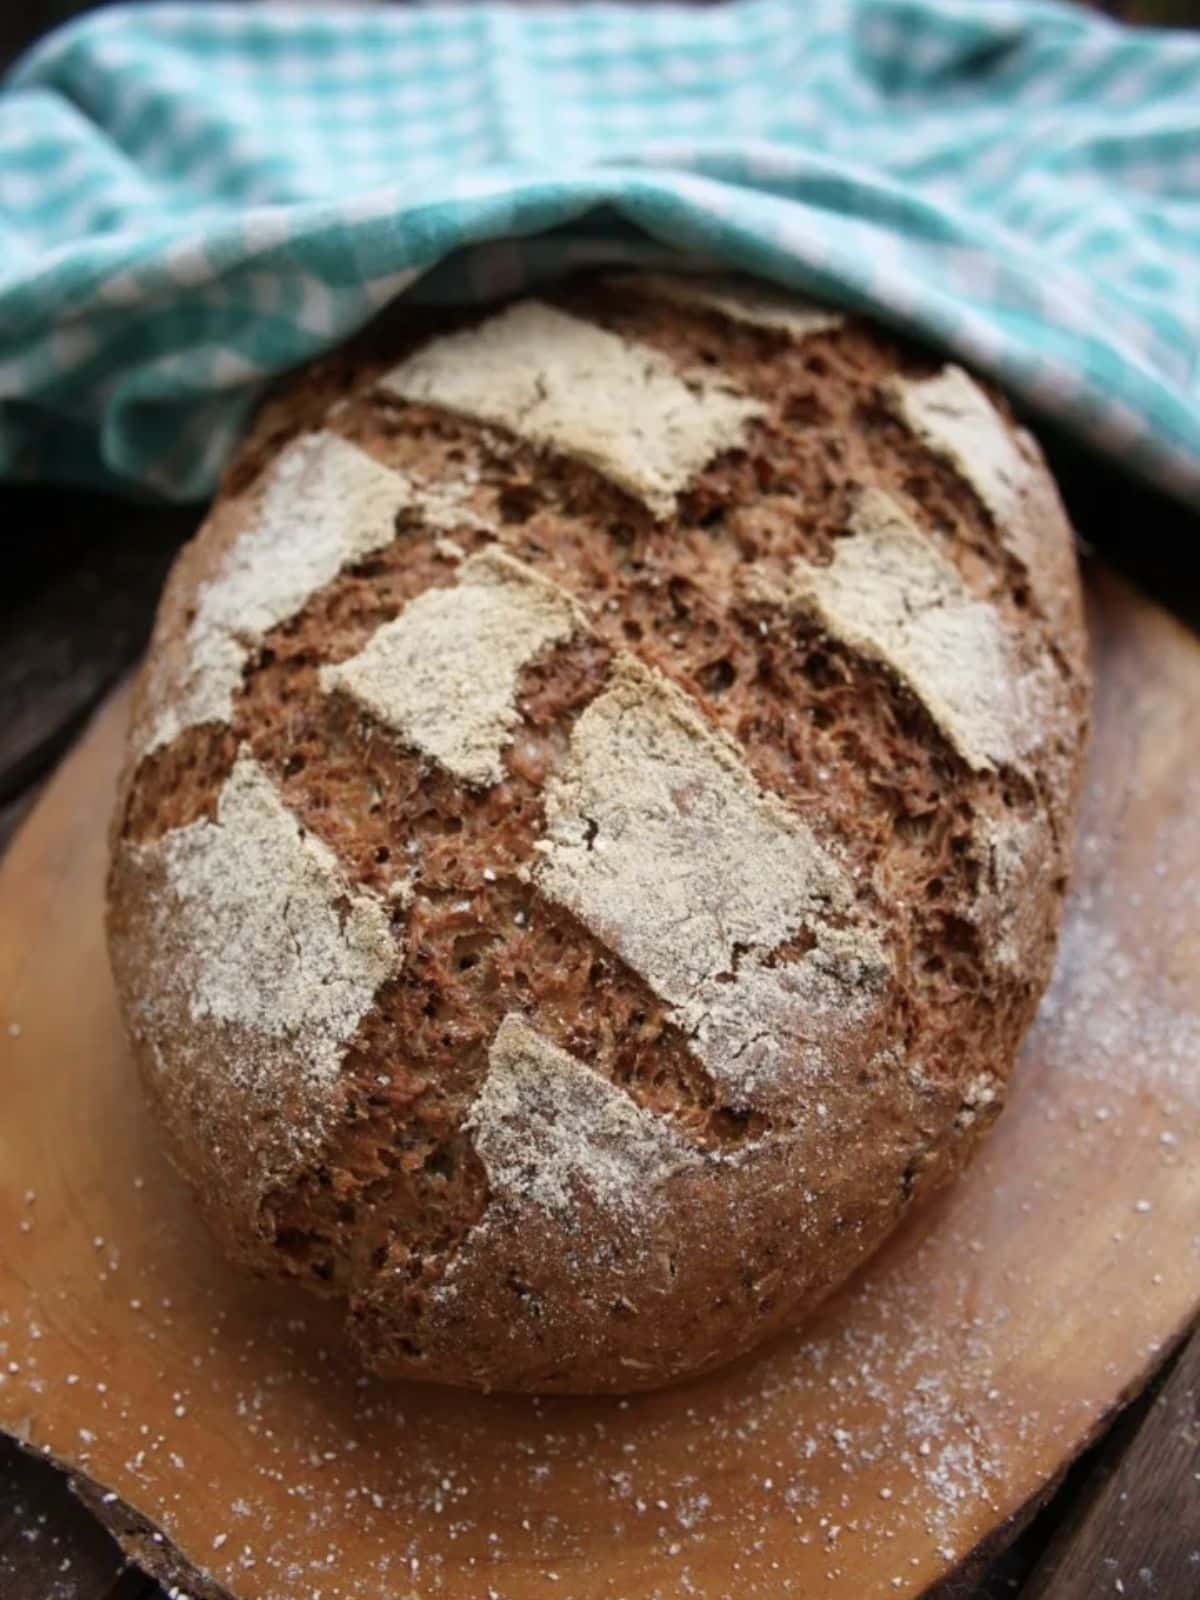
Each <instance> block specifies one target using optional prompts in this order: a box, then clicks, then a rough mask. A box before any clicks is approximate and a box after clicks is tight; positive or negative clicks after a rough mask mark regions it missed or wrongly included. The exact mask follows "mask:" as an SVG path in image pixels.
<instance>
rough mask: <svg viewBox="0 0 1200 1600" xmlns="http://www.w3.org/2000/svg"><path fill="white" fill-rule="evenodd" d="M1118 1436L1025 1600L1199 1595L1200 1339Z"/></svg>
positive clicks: (1170, 1599) (1171, 1599)
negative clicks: (1112, 1595) (1100, 1470)
mask: <svg viewBox="0 0 1200 1600" xmlns="http://www.w3.org/2000/svg"><path fill="white" fill-rule="evenodd" d="M1114 1433H1115V1436H1114V1438H1113V1439H1112V1441H1111V1446H1110V1448H1109V1449H1108V1450H1107V1451H1106V1457H1107V1459H1106V1462H1105V1466H1104V1470H1103V1471H1102V1472H1101V1473H1099V1474H1097V1476H1096V1477H1095V1478H1094V1479H1093V1481H1092V1483H1091V1485H1090V1489H1089V1492H1088V1493H1087V1494H1086V1495H1085V1496H1084V1497H1083V1500H1082V1502H1081V1504H1080V1506H1079V1507H1078V1510H1077V1514H1076V1515H1075V1516H1073V1517H1072V1518H1071V1519H1070V1520H1069V1521H1068V1522H1067V1523H1065V1524H1064V1525H1063V1527H1062V1528H1061V1529H1060V1530H1059V1533H1058V1536H1057V1537H1056V1538H1055V1539H1054V1540H1053V1541H1052V1542H1051V1544H1050V1546H1049V1548H1048V1549H1047V1551H1046V1553H1045V1555H1044V1556H1043V1558H1042V1560H1041V1561H1040V1562H1039V1564H1038V1567H1037V1570H1036V1571H1035V1572H1034V1574H1033V1576H1032V1578H1031V1579H1030V1581H1029V1584H1028V1586H1027V1588H1026V1589H1025V1590H1024V1592H1023V1597H1022V1600H1093V1597H1094V1596H1096V1595H1101V1594H1104V1595H1107V1594H1127V1595H1131V1596H1138V1597H1145V1600H1175V1597H1179V1600H1184V1597H1190V1596H1194V1595H1197V1594H1200V1339H1197V1338H1192V1339H1191V1340H1190V1341H1189V1342H1188V1343H1186V1344H1185V1345H1184V1347H1183V1349H1182V1351H1181V1353H1180V1356H1179V1359H1178V1361H1177V1362H1176V1363H1175V1365H1174V1367H1173V1369H1172V1371H1171V1372H1170V1373H1169V1374H1168V1376H1167V1379H1166V1381H1165V1383H1164V1384H1163V1385H1162V1387H1161V1388H1160V1389H1159V1390H1158V1392H1157V1393H1156V1394H1155V1396H1154V1397H1153V1399H1152V1400H1151V1402H1150V1404H1149V1406H1148V1407H1147V1408H1146V1409H1145V1410H1144V1411H1143V1412H1142V1413H1141V1414H1140V1415H1139V1416H1138V1417H1137V1418H1136V1419H1131V1425H1130V1426H1128V1427H1126V1426H1123V1425H1119V1426H1118V1428H1117V1429H1116V1430H1114Z"/></svg>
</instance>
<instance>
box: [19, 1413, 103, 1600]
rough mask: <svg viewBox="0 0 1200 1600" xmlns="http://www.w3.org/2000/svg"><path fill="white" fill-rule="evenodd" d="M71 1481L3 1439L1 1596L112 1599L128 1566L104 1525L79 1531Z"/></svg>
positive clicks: (27, 1599) (33, 1599) (45, 1599)
mask: <svg viewBox="0 0 1200 1600" xmlns="http://www.w3.org/2000/svg"><path fill="white" fill-rule="evenodd" d="M76 1509H77V1508H76V1506H75V1503H74V1501H73V1499H72V1496H71V1491H70V1489H69V1488H68V1487H67V1480H66V1479H65V1478H64V1477H63V1475H62V1474H61V1473H60V1472H57V1471H55V1469H54V1467H53V1466H51V1465H50V1463H49V1462H47V1461H39V1460H36V1459H35V1458H34V1457H33V1456H31V1455H28V1454H27V1453H26V1452H24V1451H22V1450H20V1449H19V1448H18V1447H17V1445H16V1444H14V1443H12V1442H10V1441H9V1440H0V1595H3V1597H4V1600H108V1597H109V1596H111V1594H112V1590H113V1587H114V1585H115V1584H116V1583H117V1581H118V1578H119V1577H120V1574H121V1572H122V1569H123V1568H124V1565H125V1562H124V1558H123V1557H122V1555H121V1552H120V1551H119V1550H118V1548H117V1546H116V1545H115V1544H114V1543H113V1541H112V1539H111V1538H110V1537H109V1535H108V1534H107V1533H106V1532H105V1531H104V1529H103V1528H102V1527H101V1526H100V1524H99V1523H98V1522H91V1523H89V1524H88V1525H87V1527H86V1529H85V1530H80V1529H79V1528H78V1527H77V1526H76V1522H75V1519H74V1517H73V1515H72V1513H73V1512H74V1511H75V1510H76Z"/></svg>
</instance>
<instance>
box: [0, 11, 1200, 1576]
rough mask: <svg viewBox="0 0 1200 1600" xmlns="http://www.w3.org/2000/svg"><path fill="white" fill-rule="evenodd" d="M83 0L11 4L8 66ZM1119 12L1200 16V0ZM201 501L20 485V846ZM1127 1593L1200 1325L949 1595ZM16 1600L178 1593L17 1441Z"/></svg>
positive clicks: (5, 514)
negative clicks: (130, 1559)
mask: <svg viewBox="0 0 1200 1600" xmlns="http://www.w3.org/2000/svg"><path fill="white" fill-rule="evenodd" d="M79 9H82V7H81V6H79V5H78V4H77V3H75V0H49V3H45V0H43V3H40V4H39V3H36V0H33V3H26V4H24V5H21V6H12V7H4V8H2V9H0V63H3V62H4V61H6V60H8V59H11V57H12V56H13V55H14V54H15V53H16V52H17V50H18V49H20V48H21V47H22V46H23V44H25V43H26V42H27V41H28V40H29V39H31V38H32V37H34V36H36V35H37V34H38V33H40V32H42V31H43V30H44V28H45V27H46V26H48V25H49V24H51V23H53V22H55V21H57V20H60V19H61V18H62V17H64V16H66V15H69V14H70V13H71V12H73V11H76V10H79ZM1107 9H1110V10H1117V11H1120V12H1122V13H1123V14H1124V15H1126V16H1131V17H1133V18H1135V19H1137V20H1173V21H1191V22H1193V23H1200V0H1131V3H1129V4H1125V5H1114V6H1109V7H1108V8H1107ZM1039 431H1040V432H1041V435H1042V438H1043V441H1044V443H1045V444H1046V446H1047V449H1048V452H1049V454H1050V456H1051V462H1052V465H1053V466H1054V468H1055V471H1056V472H1057V474H1058V477H1059V480H1060V482H1061V484H1062V485H1063V489H1064V493H1065V495H1066V498H1067V502H1068V507H1069V509H1070V511H1071V514H1072V517H1073V520H1074V522H1075V526H1076V527H1077V528H1078V529H1079V530H1080V531H1081V533H1082V534H1083V535H1084V536H1085V537H1086V539H1087V542H1088V544H1089V545H1090V546H1091V547H1092V548H1093V549H1094V551H1095V552H1096V553H1097V555H1098V557H1099V558H1100V559H1103V560H1105V561H1107V562H1109V563H1110V564H1111V565H1113V566H1116V567H1118V568H1119V569H1121V570H1122V571H1123V572H1124V573H1125V574H1126V575H1127V576H1129V577H1131V578H1132V579H1133V580H1134V581H1135V582H1137V583H1139V584H1140V585H1141V587H1142V588H1143V589H1145V590H1146V591H1147V592H1148V593H1150V594H1151V595H1152V596H1154V598H1156V599H1157V600H1158V601H1159V602H1160V603H1161V604H1164V605H1165V606H1167V607H1168V608H1170V609H1171V610H1173V611H1174V612H1175V613H1176V614H1177V615H1179V616H1180V617H1181V618H1182V619H1183V620H1184V621H1185V622H1186V623H1187V624H1188V625H1189V626H1190V627H1192V628H1193V629H1195V630H1196V631H1197V632H1198V633H1200V518H1197V517H1195V516H1192V515H1190V514H1189V513H1187V512H1185V511H1183V510H1181V509H1180V508H1179V507H1177V506H1174V505H1172V504H1170V503H1168V502H1166V501H1164V500H1163V499H1162V498H1161V497H1159V496H1157V495H1155V494H1153V493H1151V492H1149V491H1147V490H1145V489H1142V488H1139V487H1138V486H1136V485H1134V484H1131V483H1129V482H1127V481H1126V480H1124V479H1123V478H1121V477H1120V476H1119V475H1118V474H1117V473H1116V472H1115V471H1114V469H1112V468H1111V467H1109V466H1107V465H1104V464H1101V463H1098V462H1096V461H1094V460H1092V459H1090V458H1088V457H1085V456H1083V455H1082V454H1081V453H1080V452H1079V451H1078V450H1076V449H1075V448H1073V447H1072V446H1070V445H1069V444H1068V443H1067V442H1066V441H1064V440H1062V439H1061V438H1056V437H1054V436H1053V435H1050V436H1047V434H1046V433H1045V430H1039ZM199 514H200V511H199V508H193V509H191V510H185V511H180V510H152V509H146V508H140V507H133V506H131V505H129V504H126V503H123V502H119V501H110V500H103V499H101V498H99V497H97V496H89V495H82V494H74V493H65V492H62V491H58V490H54V489H50V488H14V487H6V488H3V489H0V528H3V530H4V535H3V537H4V557H5V583H4V584H3V586H0V640H2V641H3V644H2V647H0V851H3V849H4V848H5V846H6V844H7V842H8V839H9V838H10V836H11V835H12V833H13V832H14V831H15V829H16V828H17V827H18V826H19V825H20V821H21V818H22V816H23V815H24V813H25V811H26V810H27V809H28V808H29V806H30V805H31V804H32V803H33V801H34V799H35V798H36V795H37V793H38V790H39V788H40V785H41V783H42V781H43V780H44V778H45V776H46V775H47V773H48V772H49V771H50V770H51V769H52V767H53V765H54V763H55V762H56V761H57V760H58V759H59V757H60V756H61V755H62V753H63V752H64V751H65V750H66V749H67V748H68V746H69V745H70V743H71V742H72V740H73V739H74V738H75V737H76V735H77V734H78V732H79V730H80V728H81V727H82V726H83V724H84V722H85V721H86V719H87V717H88V715H89V713H90V712H91V711H92V710H93V708H94V707H95V706H96V705H97V704H98V702H99V701H100V699H101V698H102V697H103V695H104V694H105V693H106V691H107V690H108V689H109V688H111V686H112V685H113V684H114V683H115V682H116V681H117V679H118V678H119V677H120V676H121V674H122V673H123V672H125V671H126V670H127V669H128V668H129V666H130V665H131V664H132V662H133V661H134V660H135V659H136V657H137V655H138V653H139V651H140V650H141V648H142V645H143V643H144V641H145V638H146V635H147V632H148V629H149V625H150V620H151V616H152V612H153V607H154V602H155V598H156V596H157V593H158V590H159V587H160V585H161V582H162V579H163V576H164V574H165V571H166V569H167V566H168V565H169V563H170V560H171V558H172V556H173V554H174V553H175V551H176V550H177V549H178V547H179V545H180V543H181V542H182V540H183V539H185V538H186V537H187V536H188V534H189V532H190V531H191V530H192V528H193V527H194V526H195V524H196V522H197V521H198V518H199ZM1197 709H1198V721H1200V708H1197ZM1198 1069H1200V1064H1198ZM1122 1594H1123V1595H1128V1596H1131V1597H1137V1600H1200V1333H1197V1334H1196V1335H1195V1336H1193V1337H1192V1338H1191V1339H1190V1341H1185V1342H1184V1344H1183V1345H1182V1346H1181V1347H1180V1349H1178V1350H1177V1351H1175V1352H1174V1353H1173V1354H1172V1355H1171V1356H1170V1357H1169V1358H1168V1360H1167V1361H1166V1363H1165V1364H1164V1366H1163V1368H1162V1369H1161V1371H1160V1373H1159V1375H1158V1377H1157V1378H1156V1379H1155V1381H1154V1382H1153V1383H1152V1384H1151V1385H1150V1386H1149V1388H1148V1389H1147V1391H1146V1392H1145V1393H1144V1394H1142V1395H1141V1396H1140V1397H1138V1398H1137V1399H1136V1400H1134V1401H1133V1402H1132V1403H1131V1404H1130V1405H1129V1406H1128V1407H1127V1408H1126V1409H1125V1411H1123V1412H1122V1413H1120V1414H1119V1415H1118V1416H1117V1417H1116V1418H1115V1420H1114V1421H1113V1423H1112V1426H1111V1427H1110V1428H1109V1430H1108V1432H1107V1433H1106V1434H1105V1436H1104V1437H1103V1438H1102V1439H1100V1440H1099V1441H1098V1442H1097V1443H1096V1444H1095V1445H1094V1446H1093V1447H1092V1448H1091V1449H1090V1450H1089V1451H1088V1452H1087V1453H1086V1455H1085V1456H1084V1457H1083V1458H1082V1459H1081V1460H1080V1461H1079V1462H1077V1463H1076V1464H1075V1466H1074V1467H1072V1469H1071V1470H1070V1472H1069V1473H1068V1474H1067V1475H1066V1477H1065V1479H1064V1480H1063V1482H1062V1483H1061V1484H1060V1485H1057V1486H1052V1487H1051V1489H1050V1490H1048V1492H1047V1495H1046V1497H1044V1499H1043V1501H1042V1502H1041V1503H1040V1504H1039V1505H1037V1506H1033V1507H1030V1508H1029V1509H1028V1511H1027V1513H1026V1515H1025V1517H1024V1518H1023V1519H1022V1520H1021V1522H1020V1523H1018V1524H1016V1525H1014V1526H1012V1527H1010V1528H1008V1529H1006V1530H1005V1531H1004V1535H1003V1537H1002V1538H1000V1539H998V1540H997V1541H996V1548H994V1549H992V1550H989V1551H984V1552H981V1553H980V1554H979V1555H978V1557H977V1558H976V1560H975V1561H974V1562H973V1563H972V1565H971V1567H970V1569H969V1570H966V1571H964V1572H963V1573H961V1574H960V1575H959V1576H958V1577H956V1578H955V1579H953V1580H951V1581H950V1582H948V1583H947V1584H945V1585H944V1586H943V1588H942V1590H941V1592H940V1594H939V1596H938V1600H1014V1597H1017V1600H1099V1597H1101V1596H1108V1595H1122ZM0 1600H165V1597H164V1596H163V1594H162V1591H161V1590H159V1589H158V1588H157V1586H156V1585H155V1584H153V1583H152V1582H151V1581H150V1580H149V1579H147V1578H146V1577H144V1576H143V1575H142V1574H141V1573H139V1572H138V1571H136V1570H135V1569H132V1568H129V1567H127V1566H126V1565H125V1562H124V1560H123V1558H122V1556H121V1553H120V1552H119V1551H118V1549H117V1547H116V1546H115V1545H114V1544H113V1542H112V1540H111V1539H110V1538H109V1537H108V1535H107V1534H106V1533H104V1532H103V1531H102V1529H101V1528H100V1527H99V1525H98V1524H97V1523H96V1522H95V1521H93V1519H92V1518H91V1517H90V1515H89V1514H88V1513H87V1512H86V1511H85V1510H84V1509H83V1507H82V1506H81V1505H80V1504H79V1503H78V1501H76V1500H75V1498H74V1496H73V1495H72V1493H71V1490H70V1487H69V1485H68V1483H67V1481H66V1479H65V1478H63V1477H62V1476H61V1475H60V1474H59V1473H57V1472H56V1471H54V1470H53V1469H52V1468H51V1467H49V1466H48V1465H47V1464H46V1463H44V1462H41V1461H38V1460H35V1459H33V1458H31V1457H29V1456H27V1455H25V1454H24V1453H23V1452H21V1451H20V1450H19V1449H18V1448H17V1447H16V1446H15V1445H13V1444H11V1443H9V1442H8V1441H7V1440H4V1439H2V1438H0ZM296 1600H303V1597H302V1596H299V1595H298V1596H297V1597H296ZM381 1600H382V1597H381Z"/></svg>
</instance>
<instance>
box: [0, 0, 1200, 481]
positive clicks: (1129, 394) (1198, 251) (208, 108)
mask: <svg viewBox="0 0 1200 1600" xmlns="http://www.w3.org/2000/svg"><path fill="white" fill-rule="evenodd" d="M681 252H683V253H687V254H688V255H690V256H692V257H697V256H699V257H703V258H706V259H711V260H715V261H720V262H722V263H727V264H731V265H733V266H735V267H738V268H741V269H744V270H746V271H748V272H752V273H758V274H760V275H762V276H764V277H766V278H770V279H774V280H776V281H777V282H779V283H781V284H788V285H793V286H796V287H799V288H802V289H806V290H809V291H811V292H813V293H815V294H817V295H820V296H824V297H828V298H831V299H833V300H836V301H840V302H842V303H844V304H846V305H848V306H851V307H855V308H860V309H864V310H873V311H876V312H879V313H882V314H883V315H884V316H885V317H888V318H890V319H891V320H892V321H894V322H896V323H897V324H899V325H901V326H904V327H907V328H909V329H912V330H914V331H916V332H918V333H920V334H922V335H924V336H926V337H927V338H929V339H931V340H933V341H934V342H935V343H937V344H939V345H940V346H942V347H943V348H945V349H947V350H950V351H953V352H955V353H956V354H957V355H959V356H960V357H962V358H963V359H964V360H965V361H967V362H969V363H971V364H973V365H975V366H977V367H979V368H982V369H983V370H985V371H988V372H990V373H992V374H993V375H994V376H995V377H996V378H998V379H999V380H1000V381H1001V382H1002V383H1004V384H1005V385H1007V387H1008V388H1009V389H1010V390H1011V391H1013V392H1014V393H1015V394H1016V395H1017V396H1018V397H1019V398H1020V399H1021V400H1022V401H1024V402H1025V403H1026V404H1027V405H1028V407H1029V408H1030V409H1031V410H1033V411H1034V412H1036V413H1040V414H1042V415H1046V416H1050V417H1053V418H1056V419H1058V420H1060V421H1061V422H1062V423H1064V424H1065V425H1067V426H1068V427H1069V428H1070V429H1071V430H1073V431H1074V433H1075V434H1076V435H1077V436H1079V437H1081V438H1083V439H1084V440H1087V441H1089V442H1090V443H1091V444H1093V445H1094V446H1096V447H1098V448H1099V449H1101V450H1104V451H1107V452H1109V453H1110V454H1111V455H1113V456H1114V457H1116V458H1117V459H1119V460H1120V461H1121V462H1122V463H1124V464H1125V465H1126V466H1128V467H1129V468H1130V469H1131V470H1134V471H1136V472H1138V473H1140V474H1141V475H1143V476H1144V477H1146V478H1148V479H1151V480H1153V481H1155V482H1157V483H1158V484H1160V485H1163V486H1165V487H1166V488H1168V489H1170V490H1172V491H1174V492H1175V493H1176V494H1178V495H1180V496H1183V497H1185V498H1187V499H1189V500H1191V501H1193V502H1194V503H1196V504H1198V505H1200V358H1198V348H1200V38H1193V37H1187V36H1184V35H1171V34H1166V33H1157V32H1143V33H1135V32H1129V31H1125V30H1123V29H1121V28H1119V27H1117V26H1114V25H1112V24H1110V23H1108V22H1106V21H1104V20H1102V19H1099V18H1097V17H1095V16H1092V15H1090V14H1087V13H1084V12H1082V11H1076V10H1073V9H1069V8H1067V7H1064V6H1058V5H1050V4H1036V3H1024V0H741V3H738V4H733V5H728V6H724V7H719V8H714V9H704V10H692V9H687V8H684V7H676V6H658V7H646V8H640V9H623V8H620V7H617V6H611V5H589V6H582V7H555V8H549V9H543V8H534V9H520V8H516V7H512V6H506V5H494V4H489V5H473V6H455V7H452V8H444V9H411V10H410V9H403V10H401V9H392V10H385V9H380V8H374V7H372V8H341V7H339V8H331V9H328V10H313V9H311V8H309V7H304V8H294V7H287V6H274V5H223V4H211V5H204V4H184V5H176V4H165V5H164V4H155V5H137V6H118V7H114V8H112V9H109V10H106V11H102V12H100V13H95V14H93V15H91V16H89V17H86V18H84V19H83V20H82V21H80V22H78V23H76V24H74V25H72V26H69V27H67V28H65V29H63V30H62V31H60V32H59V33H57V34H55V35H54V36H52V37H51V38H49V39H47V40H46V41H44V42H43V43H42V44H41V45H40V46H39V47H38V48H36V49H35V50H33V51H32V53H30V54H29V55H27V56H26V57H25V59H24V60H23V61H22V62H20V63H19V64H18V65H17V67H16V68H15V70H14V71H13V72H12V73H11V75H10V76H9V78H8V81H7V84H6V87H5V88H4V90H3V92H2V93H0V473H5V474H8V475H10V476H25V477H30V476H42V477H51V476H53V477H56V478H58V479H71V480H75V481H83V482H90V483H94V484H103V485H107V486H110V487H112V486H124V487H126V488H134V487H137V488H140V489H142V490H152V491H157V492H159V493H162V494H165V495H168V496H171V497H173V498H178V499H183V498H190V497H195V496H199V495H203V494H205V493H207V492H208V491H209V490H210V489H211V488H212V486H213V483H214V480H215V477H216V474H217V472H218V470H219V468H220V467H221V465H222V462H223V461H224V460H225V458H226V457H227V455H228V454H229V452H230V450H231V448H232V447H233V444H234V442H235V440H236V437H237V434H238V432H239V430H240V428H241V427H242V425H243V424H244V422H245V420H246V417H247V413H248V411H249V410H250V408H251V407H252V406H253V404H254V402H255V400H256V399H257V397H258V396H259V395H260V394H261V392H262V389H263V387H264V386H265V383H266V381H267V380H268V379H269V377H270V376H271V375H273V374H275V373H278V372H280V371H282V370H283V369H285V368H287V367H291V366H294V365H295V364H296V363H298V362H301V361H303V360H305V359H306V358H308V357H310V356H312V355H314V354H316V353H317V352H319V351H322V350H325V349H327V348H328V347H329V346H331V345H333V344H335V343H336V342H337V341H338V340H340V339H342V338H343V337H345V336H346V335H347V334H349V333H350V332H351V331H352V330H354V329H355V328H357V327H359V326H360V325H361V324H362V323H363V322H365V321H366V320H367V319H368V318H369V317H371V316H372V315H373V314H374V313H375V311H376V310H377V309H378V308H379V307H380V306H381V305H382V304H383V303H384V302H385V301H388V300H390V299H392V298H393V297H394V296H396V295H398V294H400V293H401V292H405V293H408V294H411V295H414V296H421V297H424V298H427V299H430V300H444V299H448V298H478V297H482V296H493V295H497V294H501V293H509V292H511V291H514V290H516V289H518V288H521V287H524V286H525V285H527V284H529V283H533V282H537V281H538V280H540V279H542V278H543V277H545V276H546V275H549V274H554V273H558V272H561V271H563V270H564V269H567V268H570V267H573V266H577V265H579V264H581V263H585V262H594V261H606V262H611V261H615V260H619V261H636V260H647V259H649V260H656V261H661V260H663V259H664V258H667V257H670V256H674V255H675V254H677V253H681Z"/></svg>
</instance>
